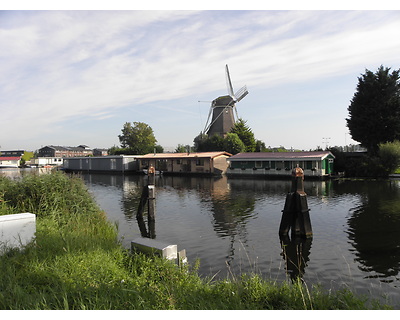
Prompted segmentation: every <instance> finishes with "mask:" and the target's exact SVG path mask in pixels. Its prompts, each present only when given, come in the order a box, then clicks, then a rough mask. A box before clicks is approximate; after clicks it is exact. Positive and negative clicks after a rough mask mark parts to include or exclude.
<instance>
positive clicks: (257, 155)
mask: <svg viewBox="0 0 400 320" xmlns="http://www.w3.org/2000/svg"><path fill="white" fill-rule="evenodd" d="M329 155H330V156H331V157H333V158H334V155H333V154H332V153H331V152H329V151H308V152H246V153H238V154H236V155H234V156H232V157H230V158H229V161H232V160H233V161H249V160H255V161H260V160H322V159H325V158H326V157H327V156H329Z"/></svg>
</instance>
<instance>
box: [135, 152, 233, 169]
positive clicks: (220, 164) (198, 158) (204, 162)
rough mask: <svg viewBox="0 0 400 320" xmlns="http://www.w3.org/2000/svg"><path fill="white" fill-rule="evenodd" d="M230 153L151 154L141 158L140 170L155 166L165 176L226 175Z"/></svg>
mask: <svg viewBox="0 0 400 320" xmlns="http://www.w3.org/2000/svg"><path fill="white" fill-rule="evenodd" d="M230 156H232V155H231V154H230V153H228V152H224V151H216V152H193V153H186V152H185V153H149V154H146V155H144V156H142V157H141V158H139V170H145V169H147V168H149V167H150V166H153V167H154V168H155V169H156V170H158V171H161V172H162V173H163V174H206V175H221V174H225V173H226V170H227V168H228V161H227V159H228V158H229V157H230Z"/></svg>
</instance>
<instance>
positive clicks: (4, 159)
mask: <svg viewBox="0 0 400 320" xmlns="http://www.w3.org/2000/svg"><path fill="white" fill-rule="evenodd" d="M12 160H14V161H16V160H21V157H0V161H12Z"/></svg>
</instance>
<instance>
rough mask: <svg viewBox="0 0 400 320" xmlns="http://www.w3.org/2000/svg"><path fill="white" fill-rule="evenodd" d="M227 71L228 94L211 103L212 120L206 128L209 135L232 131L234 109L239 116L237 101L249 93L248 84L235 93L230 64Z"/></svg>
mask: <svg viewBox="0 0 400 320" xmlns="http://www.w3.org/2000/svg"><path fill="white" fill-rule="evenodd" d="M225 71H226V84H227V88H228V95H226V96H220V97H218V98H216V99H215V100H213V101H212V103H211V107H210V112H209V117H210V115H211V113H212V118H211V122H210V123H209V124H208V125H207V124H206V127H205V130H204V132H205V133H207V134H208V136H213V135H214V134H218V135H220V136H222V137H224V136H226V134H227V133H228V132H230V131H231V129H232V128H233V126H234V125H235V117H234V111H233V110H235V113H236V118H238V115H237V109H236V105H235V103H236V102H239V101H240V100H242V99H243V98H244V97H245V96H246V95H247V94H248V93H249V92H248V91H247V87H246V86H244V87H242V88H240V89H239V90H238V91H237V92H236V93H234V91H233V86H232V81H231V77H230V74H229V69H228V65H225ZM207 123H208V119H207Z"/></svg>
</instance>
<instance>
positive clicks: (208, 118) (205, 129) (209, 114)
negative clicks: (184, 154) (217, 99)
mask: <svg viewBox="0 0 400 320" xmlns="http://www.w3.org/2000/svg"><path fill="white" fill-rule="evenodd" d="M211 113H212V106H211V107H210V111H209V112H208V117H207V121H206V125H205V126H204V131H203V132H204V133H206V132H207V130H208V128H209V127H210V126H211V123H210V124H209V125H208V126H207V124H208V122H209V121H210V117H211Z"/></svg>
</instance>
